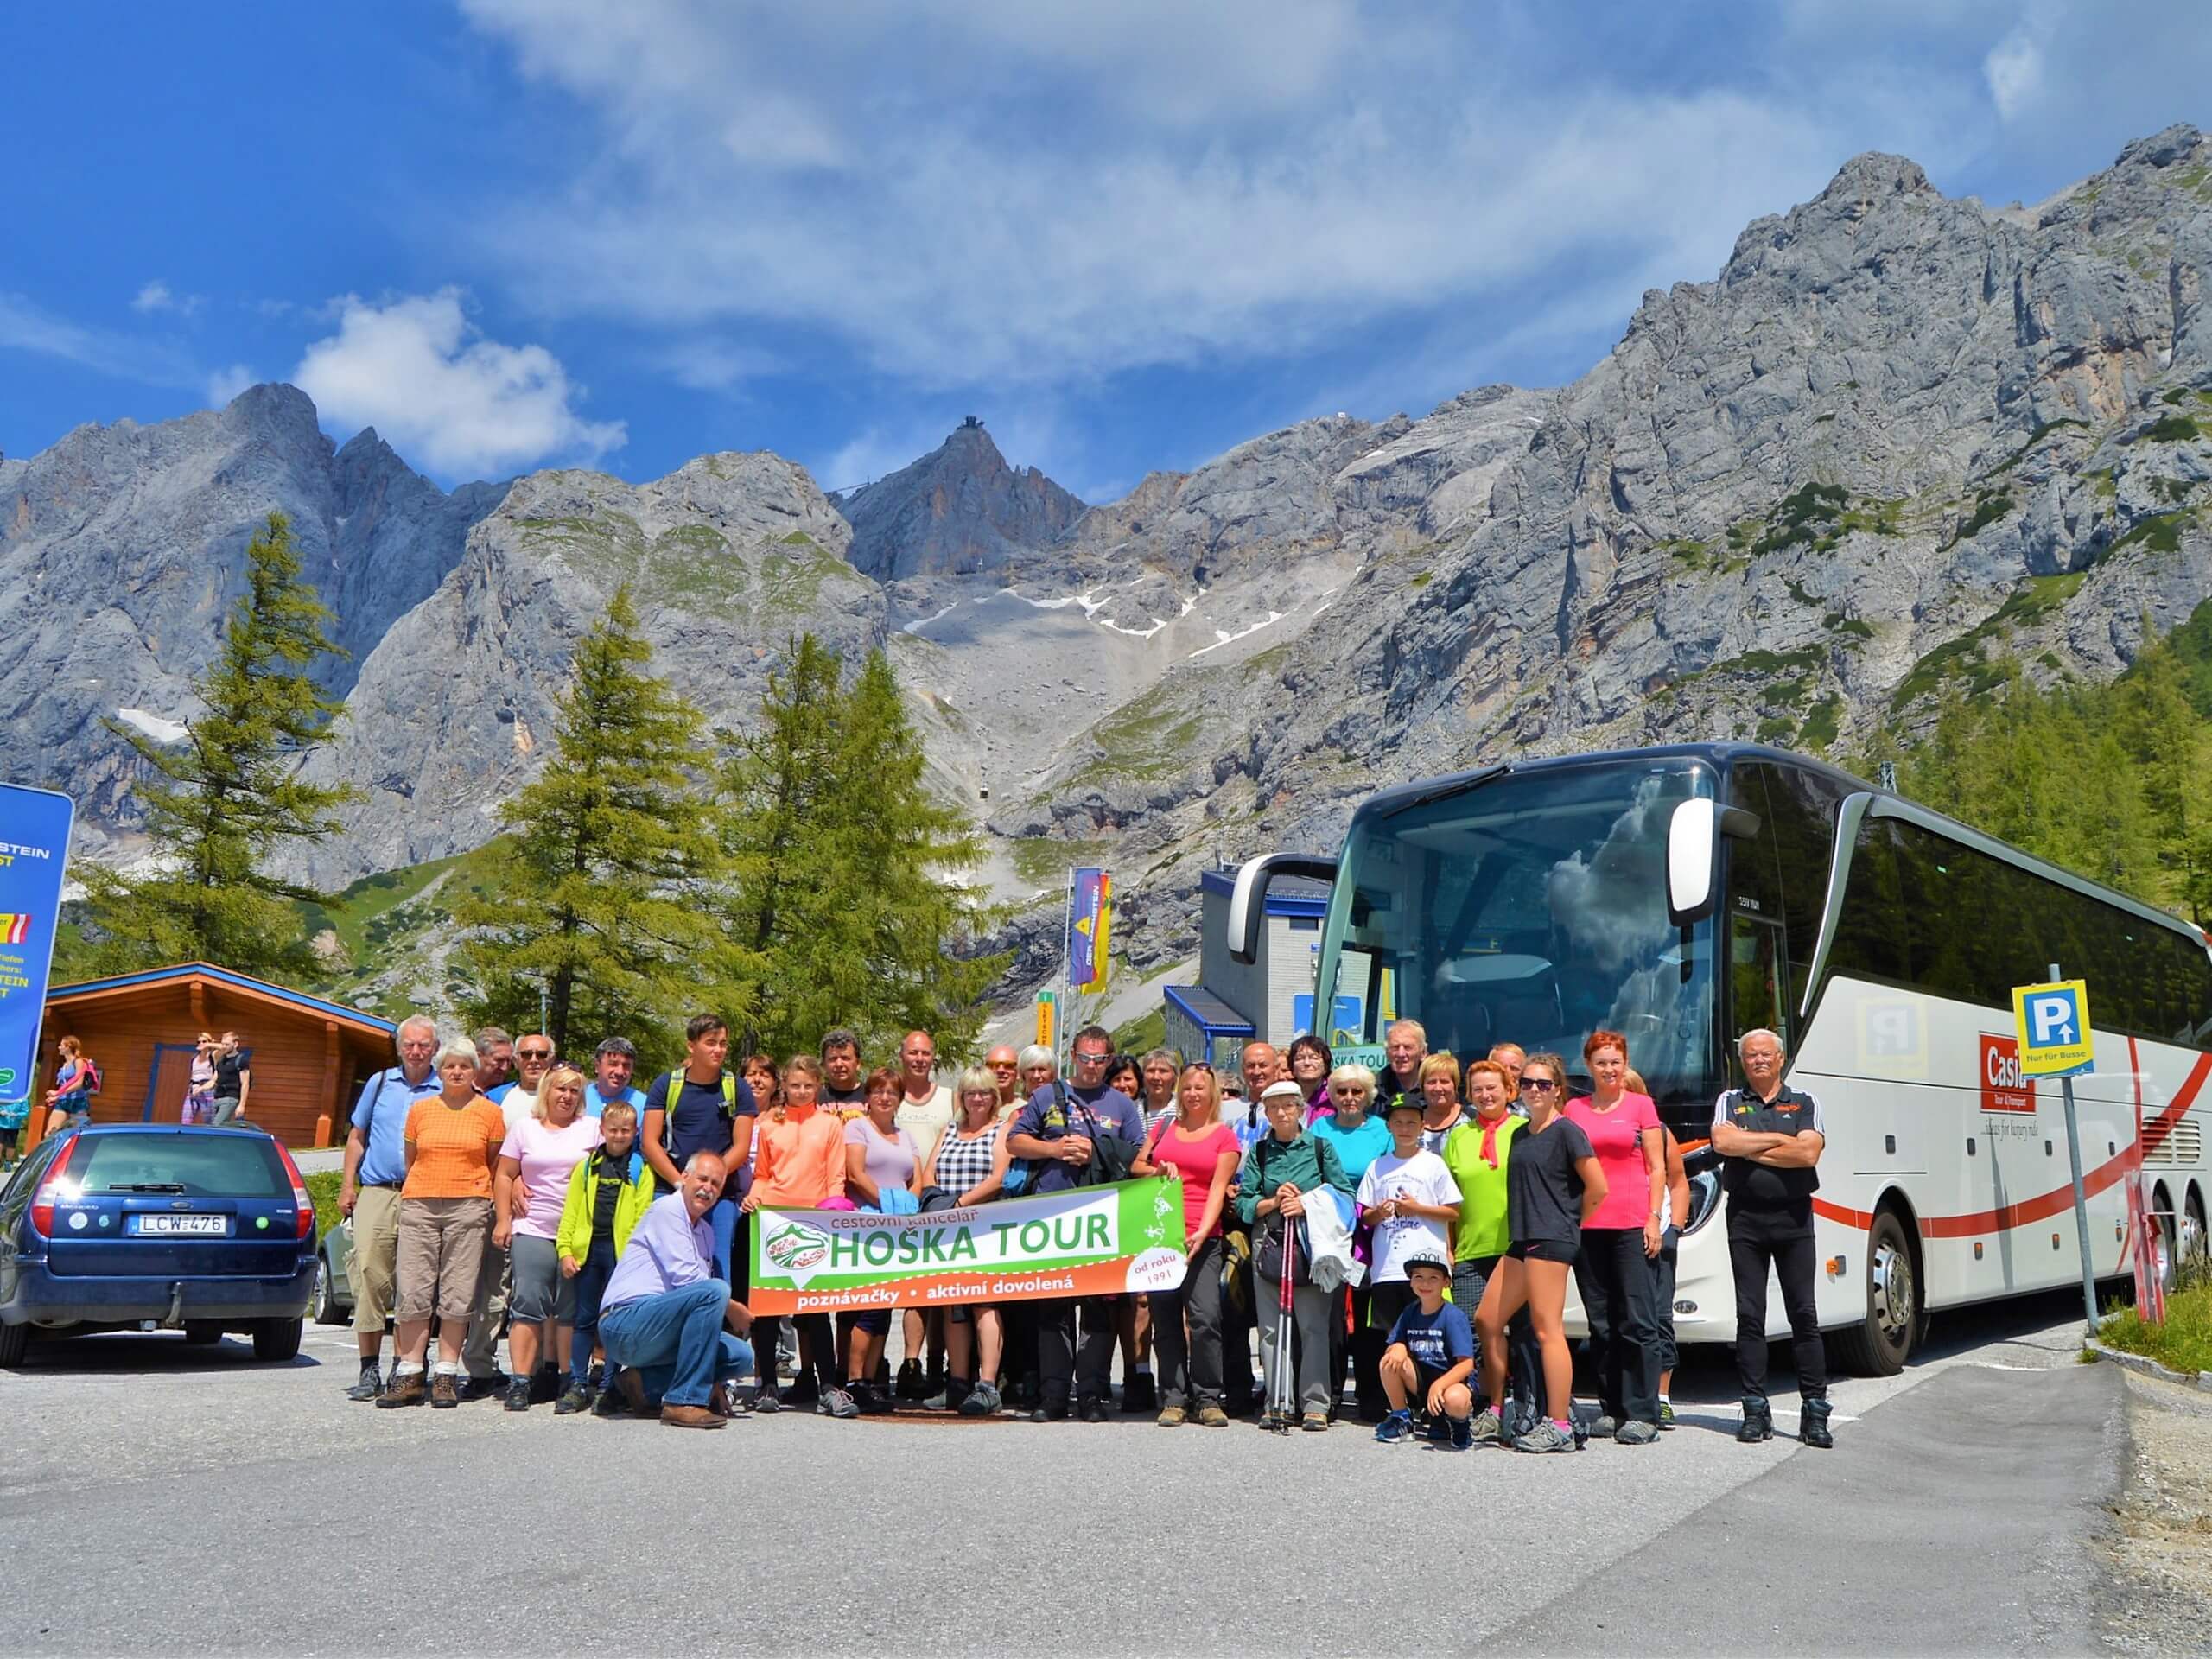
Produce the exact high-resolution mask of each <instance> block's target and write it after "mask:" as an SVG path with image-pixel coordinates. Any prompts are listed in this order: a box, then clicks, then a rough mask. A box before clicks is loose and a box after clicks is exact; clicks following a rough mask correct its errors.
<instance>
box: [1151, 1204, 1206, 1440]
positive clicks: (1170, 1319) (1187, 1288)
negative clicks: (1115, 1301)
mask: <svg viewBox="0 0 2212 1659" xmlns="http://www.w3.org/2000/svg"><path fill="white" fill-rule="evenodd" d="M1186 1316H1187V1318H1188V1319H1189V1320H1190V1332H1189V1334H1188V1335H1187V1336H1186V1335H1185V1333H1184V1329H1183V1324H1184V1320H1185V1317H1186ZM1152 1340H1153V1345H1154V1347H1155V1348H1156V1349H1157V1350H1158V1351H1159V1354H1160V1404H1161V1405H1163V1406H1180V1407H1183V1408H1185V1409H1186V1410H1187V1409H1192V1408H1197V1407H1199V1406H1217V1405H1219V1404H1220V1403H1221V1241H1220V1240H1219V1239H1217V1238H1210V1239H1208V1240H1206V1241H1205V1243H1203V1244H1201V1245H1199V1246H1198V1252H1197V1254H1196V1255H1192V1257H1191V1263H1190V1266H1189V1267H1188V1268H1185V1270H1184V1274H1183V1282H1182V1285H1181V1286H1180V1287H1179V1288H1177V1289H1174V1290H1155V1291H1154V1292H1153V1293H1152Z"/></svg>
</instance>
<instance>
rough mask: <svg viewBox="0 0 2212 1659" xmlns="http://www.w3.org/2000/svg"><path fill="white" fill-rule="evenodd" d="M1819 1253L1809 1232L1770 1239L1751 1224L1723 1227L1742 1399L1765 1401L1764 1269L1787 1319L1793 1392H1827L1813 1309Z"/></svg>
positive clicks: (1816, 1395) (1815, 1395) (1814, 1395)
mask: <svg viewBox="0 0 2212 1659" xmlns="http://www.w3.org/2000/svg"><path fill="white" fill-rule="evenodd" d="M1818 1260H1819V1252H1818V1251H1817V1250H1815V1249H1814V1248H1813V1236H1812V1234H1810V1233H1809V1232H1806V1233H1797V1232H1791V1233H1787V1234H1784V1235H1783V1236H1780V1237H1775V1236H1770V1234H1769V1233H1768V1232H1767V1230H1765V1229H1764V1228H1763V1227H1760V1226H1759V1225H1758V1224H1757V1223H1753V1224H1751V1225H1750V1226H1745V1225H1742V1224H1740V1223H1739V1222H1738V1220H1737V1219H1736V1218H1735V1217H1730V1218H1729V1223H1728V1265H1729V1267H1730V1268H1732V1269H1733V1271H1734V1273H1735V1275H1736V1380H1737V1381H1738V1383H1741V1384H1742V1386H1743V1389H1744V1397H1745V1399H1747V1400H1764V1399H1765V1398H1766V1270H1767V1264H1768V1263H1769V1262H1772V1263H1773V1264H1774V1275H1775V1277H1776V1278H1777V1279H1778V1280H1780V1281H1782V1306H1783V1311H1784V1312H1785V1313H1788V1314H1789V1345H1790V1352H1791V1354H1792V1355H1793V1356H1794V1357H1795V1358H1796V1362H1797V1392H1798V1393H1799V1394H1800V1395H1802V1396H1803V1397H1804V1398H1806V1399H1808V1400H1825V1399H1827V1394H1828V1373H1827V1350H1826V1349H1825V1348H1824V1347H1823V1346H1822V1345H1821V1316H1820V1313H1819V1312H1818V1311H1817V1310H1816V1309H1815V1307H1814V1306H1813V1274H1814V1270H1815V1266H1816V1265H1817V1262H1818Z"/></svg>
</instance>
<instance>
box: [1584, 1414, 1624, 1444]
mask: <svg viewBox="0 0 2212 1659" xmlns="http://www.w3.org/2000/svg"><path fill="white" fill-rule="evenodd" d="M1620 1430H1621V1420H1620V1419H1619V1418H1618V1417H1616V1416H1614V1415H1613V1414H1611V1412H1604V1411H1601V1412H1599V1414H1598V1415H1597V1416H1595V1417H1594V1418H1592V1419H1591V1421H1590V1438H1591V1439H1592V1440H1611V1439H1612V1438H1613V1436H1614V1435H1616V1434H1618V1433H1620Z"/></svg>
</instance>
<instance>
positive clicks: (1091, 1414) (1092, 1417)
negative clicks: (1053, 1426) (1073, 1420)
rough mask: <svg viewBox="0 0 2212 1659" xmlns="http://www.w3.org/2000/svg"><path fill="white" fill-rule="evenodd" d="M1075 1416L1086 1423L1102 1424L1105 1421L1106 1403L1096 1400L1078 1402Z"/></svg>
mask: <svg viewBox="0 0 2212 1659" xmlns="http://www.w3.org/2000/svg"><path fill="white" fill-rule="evenodd" d="M1076 1414H1077V1416H1078V1417H1080V1418H1082V1419H1083V1421H1084V1422H1086V1423H1103V1422H1104V1421H1106V1402H1104V1401H1103V1400H1100V1399H1096V1398H1093V1399H1090V1400H1078V1401H1077V1402H1076Z"/></svg>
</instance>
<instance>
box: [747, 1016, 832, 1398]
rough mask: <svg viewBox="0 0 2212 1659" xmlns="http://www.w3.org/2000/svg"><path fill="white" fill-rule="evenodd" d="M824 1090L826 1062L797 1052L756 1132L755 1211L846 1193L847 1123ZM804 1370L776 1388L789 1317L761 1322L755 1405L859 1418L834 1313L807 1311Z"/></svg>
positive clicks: (802, 1326) (756, 1338)
mask: <svg viewBox="0 0 2212 1659" xmlns="http://www.w3.org/2000/svg"><path fill="white" fill-rule="evenodd" d="M821 1091H822V1065H821V1062H820V1061H818V1060H817V1059H816V1058H814V1057H813V1056H812V1055H811V1054H799V1055H795V1056H793V1057H792V1058H791V1062H790V1064H789V1065H785V1067H784V1091H783V1094H782V1096H780V1097H779V1099H778V1100H777V1102H776V1103H775V1105H774V1106H772V1107H771V1108H770V1109H768V1111H767V1112H766V1115H765V1116H762V1117H761V1118H760V1122H759V1123H758V1125H757V1126H756V1127H755V1128H754V1129H753V1190H752V1191H751V1192H747V1194H746V1195H745V1198H744V1201H743V1204H742V1205H741V1208H742V1209H743V1210H744V1211H745V1213H746V1214H747V1215H751V1214H752V1213H753V1211H755V1210H758V1209H759V1208H760V1206H761V1205H764V1204H766V1205H776V1206H778V1207H779V1208H781V1209H785V1210H818V1209H820V1208H821V1207H822V1204H823V1200H824V1199H827V1198H843V1197H844V1196H845V1125H844V1120H843V1119H842V1118H841V1117H839V1116H837V1114H836V1113H835V1112H829V1111H823V1110H820V1109H817V1106H816V1105H815V1098H816V1096H817V1095H819V1094H820V1093H821ZM791 1323H792V1324H793V1325H797V1326H798V1344H799V1374H798V1379H797V1380H796V1381H795V1382H794V1383H792V1384H791V1394H790V1395H789V1396H788V1397H787V1398H783V1397H779V1396H778V1395H777V1393H776V1374H775V1363H776V1361H775V1354H776V1339H777V1338H778V1337H779V1335H780V1334H781V1330H782V1325H783V1321H782V1320H781V1319H774V1318H762V1319H755V1320H754V1321H753V1352H754V1353H755V1354H757V1355H759V1356H760V1392H759V1393H758V1394H756V1395H753V1409H754V1410H755V1411H780V1410H781V1409H782V1408H784V1407H785V1406H787V1405H791V1406H803V1405H812V1406H813V1407H814V1408H815V1409H817V1411H819V1412H820V1413H821V1414H823V1416H824V1417H857V1416H859V1415H860V1408H859V1407H858V1406H856V1405H855V1404H854V1403H853V1396H852V1395H849V1394H848V1393H846V1392H845V1390H844V1389H842V1388H840V1387H838V1386H837V1374H836V1364H837V1338H836V1334H835V1333H834V1332H832V1331H831V1330H830V1328H829V1315H828V1314H827V1313H800V1314H796V1315H794V1316H793V1318H792V1320H791Z"/></svg>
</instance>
